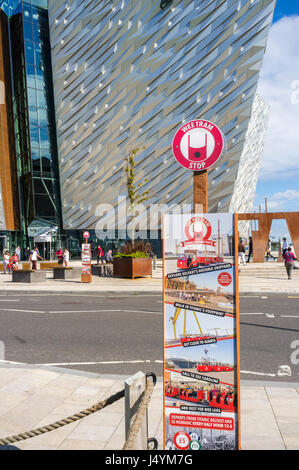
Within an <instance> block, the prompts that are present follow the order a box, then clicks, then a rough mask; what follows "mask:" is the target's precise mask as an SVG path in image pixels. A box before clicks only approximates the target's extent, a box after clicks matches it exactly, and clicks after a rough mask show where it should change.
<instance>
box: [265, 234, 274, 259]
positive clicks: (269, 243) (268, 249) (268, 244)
mask: <svg viewBox="0 0 299 470" xmlns="http://www.w3.org/2000/svg"><path fill="white" fill-rule="evenodd" d="M266 251H267V257H266V260H267V261H268V260H269V256H270V257H271V258H272V259H275V258H274V256H272V255H271V240H270V239H269V240H268V242H267V247H266Z"/></svg>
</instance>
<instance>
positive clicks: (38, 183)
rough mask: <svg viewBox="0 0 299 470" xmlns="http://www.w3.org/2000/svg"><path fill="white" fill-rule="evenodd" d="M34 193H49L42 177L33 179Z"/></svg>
mask: <svg viewBox="0 0 299 470" xmlns="http://www.w3.org/2000/svg"><path fill="white" fill-rule="evenodd" d="M33 186H34V194H47V190H46V188H45V186H44V184H43V182H42V180H41V179H40V178H34V179H33Z"/></svg>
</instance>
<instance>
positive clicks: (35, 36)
mask: <svg viewBox="0 0 299 470" xmlns="http://www.w3.org/2000/svg"><path fill="white" fill-rule="evenodd" d="M33 41H34V42H39V41H40V26H39V24H38V23H33Z"/></svg>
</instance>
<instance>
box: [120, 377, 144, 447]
mask: <svg viewBox="0 0 299 470" xmlns="http://www.w3.org/2000/svg"><path fill="white" fill-rule="evenodd" d="M145 389H146V376H145V374H144V373H143V372H137V374H135V375H133V376H132V377H129V378H128V379H127V380H126V381H125V426H126V428H125V429H126V441H127V439H128V437H129V433H130V429H131V426H132V424H133V422H134V418H135V416H136V412H137V410H138V406H139V404H140V402H141V399H142V396H143V394H144V392H145ZM147 439H148V416H147V412H146V414H145V416H144V419H143V421H142V424H141V426H140V430H139V432H138V434H137V436H135V450H147Z"/></svg>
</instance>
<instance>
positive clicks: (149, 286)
mask: <svg viewBox="0 0 299 470" xmlns="http://www.w3.org/2000/svg"><path fill="white" fill-rule="evenodd" d="M71 265H72V266H74V267H77V266H80V261H73V262H72V263H71ZM162 277H163V274H162V261H161V260H158V262H157V269H155V270H153V276H152V278H150V277H144V278H137V279H134V280H132V279H123V278H109V277H107V278H104V277H98V276H93V278H92V279H93V282H92V283H91V284H82V283H81V280H80V279H79V278H78V279H75V280H69V281H60V280H54V279H53V274H52V272H51V271H48V272H47V281H46V282H44V283H38V284H22V283H18V284H16V283H12V282H11V277H10V275H8V274H7V275H4V274H0V295H6V294H7V293H8V294H9V293H15V292H20V293H24V294H30V293H32V294H38V293H47V294H57V293H66V294H89V295H97V294H99V293H111V294H116V293H127V294H128V293H129V294H132V295H136V294H157V293H161V292H162ZM239 292H240V293H241V294H242V293H289V294H299V269H294V272H293V279H291V280H289V279H288V278H287V275H286V270H285V267H284V265H283V263H277V262H273V261H269V262H266V263H264V264H257V263H246V265H245V266H240V276H239Z"/></svg>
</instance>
